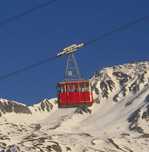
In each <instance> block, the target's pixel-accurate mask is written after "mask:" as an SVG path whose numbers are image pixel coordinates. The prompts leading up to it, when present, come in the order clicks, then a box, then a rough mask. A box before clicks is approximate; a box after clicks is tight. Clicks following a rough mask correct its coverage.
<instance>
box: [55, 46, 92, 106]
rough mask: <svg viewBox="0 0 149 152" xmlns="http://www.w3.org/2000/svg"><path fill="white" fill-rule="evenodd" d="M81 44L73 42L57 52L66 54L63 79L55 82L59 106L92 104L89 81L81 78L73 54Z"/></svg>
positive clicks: (60, 54)
mask: <svg viewBox="0 0 149 152" xmlns="http://www.w3.org/2000/svg"><path fill="white" fill-rule="evenodd" d="M82 46H83V44H82V43H81V44H79V45H76V44H74V45H71V46H69V47H67V48H65V49H63V51H62V52H60V53H59V54H58V56H62V55H67V63H66V70H65V81H63V82H59V83H58V84H57V89H58V103H59V107H74V106H81V105H87V106H91V105H92V104H93V95H92V92H91V87H90V82H89V81H88V80H83V79H82V78H81V75H80V71H79V67H78V64H77V61H76V59H75V56H74V55H73V54H74V52H75V51H76V50H77V49H78V48H80V47H82Z"/></svg>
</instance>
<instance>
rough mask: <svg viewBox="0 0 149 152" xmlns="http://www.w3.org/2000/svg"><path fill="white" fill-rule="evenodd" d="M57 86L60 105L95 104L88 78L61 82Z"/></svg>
mask: <svg viewBox="0 0 149 152" xmlns="http://www.w3.org/2000/svg"><path fill="white" fill-rule="evenodd" d="M57 87H58V102H59V107H73V106H80V105H87V106H91V105H92V104H93V95H92V92H91V87H90V83H89V81H87V80H80V81H68V82H67V81H66V82H60V83H58V86H57Z"/></svg>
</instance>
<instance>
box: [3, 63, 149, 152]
mask: <svg viewBox="0 0 149 152" xmlns="http://www.w3.org/2000/svg"><path fill="white" fill-rule="evenodd" d="M90 81H91V85H92V91H93V94H94V100H95V103H94V104H93V106H92V107H89V108H88V109H83V108H62V109H58V106H57V102H56V99H51V100H48V99H45V100H43V101H41V102H39V103H38V104H35V105H33V106H26V105H23V104H20V103H17V102H14V101H8V100H4V99H1V100H0V107H1V108H0V111H1V117H0V148H1V150H2V149H3V150H5V151H7V152H8V151H10V152H14V151H16V152H28V151H31V152H148V151H149V62H147V61H146V62H138V63H131V64H124V65H117V66H113V67H108V68H105V69H102V70H99V71H97V72H95V74H94V75H93V77H92V78H91V80H90ZM7 106H8V107H9V108H7ZM20 108H21V109H25V110H23V111H22V110H19V109H20ZM14 109H15V110H14ZM16 109H18V110H16ZM16 111H17V112H16ZM24 111H25V112H24ZM26 111H27V112H26ZM5 151H4V152H5Z"/></svg>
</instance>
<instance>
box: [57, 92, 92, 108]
mask: <svg viewBox="0 0 149 152" xmlns="http://www.w3.org/2000/svg"><path fill="white" fill-rule="evenodd" d="M59 102H60V105H62V106H63V105H81V104H85V103H86V104H89V105H91V104H92V103H93V99H92V95H91V93H90V92H83V93H80V92H65V93H60V94H59Z"/></svg>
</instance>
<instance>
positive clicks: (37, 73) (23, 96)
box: [0, 0, 149, 104]
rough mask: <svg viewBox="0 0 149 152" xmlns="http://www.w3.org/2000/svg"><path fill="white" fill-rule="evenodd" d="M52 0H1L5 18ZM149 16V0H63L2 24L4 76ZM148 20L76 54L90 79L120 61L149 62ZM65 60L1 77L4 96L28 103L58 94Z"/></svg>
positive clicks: (0, 71) (0, 59)
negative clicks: (68, 47)
mask: <svg viewBox="0 0 149 152" xmlns="http://www.w3.org/2000/svg"><path fill="white" fill-rule="evenodd" d="M46 1H47V0H26V1H25V0H13V1H8V0H1V2H0V21H2V20H3V19H5V18H6V17H9V16H12V15H16V14H18V13H20V12H22V11H24V10H26V9H29V8H31V7H33V6H35V5H38V4H40V3H42V2H46ZM145 15H149V1H139V0H131V1H130V0H125V1H120V0H112V1H109V0H94V1H91V0H58V1H57V2H55V3H53V5H51V6H49V7H46V8H43V9H40V10H38V11H36V12H34V13H32V14H30V15H28V16H25V17H22V18H21V19H19V20H18V21H14V22H11V23H9V24H7V25H5V26H3V27H0V53H1V55H0V75H3V74H6V73H8V72H11V71H14V70H16V69H18V68H21V67H24V66H26V65H28V64H32V63H34V62H37V61H38V60H40V59H44V58H47V57H48V56H52V55H54V54H55V53H56V52H57V50H58V49H59V48H63V47H65V46H67V45H70V44H72V43H77V42H82V41H87V40H90V39H92V38H95V37H96V36H99V35H102V34H103V33H104V32H108V31H111V30H112V29H113V28H115V27H117V26H119V25H123V24H125V23H127V22H129V21H132V20H134V19H137V18H139V17H142V16H145ZM148 38H149V20H148V21H143V22H141V23H139V24H137V25H134V26H133V27H131V28H129V30H127V31H125V32H120V33H115V34H113V35H112V36H110V37H108V38H105V39H103V40H100V41H98V42H96V43H94V44H93V45H90V46H88V47H86V48H83V49H82V50H81V51H80V53H78V54H77V55H76V57H77V60H78V62H79V65H80V69H81V73H82V74H83V75H84V77H85V78H86V79H87V78H89V77H91V76H92V75H93V73H94V72H95V71H96V70H100V69H101V68H103V67H106V66H112V65H115V64H123V63H127V62H132V61H138V60H140V61H141V60H148V56H149V45H148V44H149V41H148ZM64 67H65V58H59V59H57V60H55V61H52V62H49V63H47V64H44V65H42V66H40V67H37V68H35V69H33V70H30V71H28V72H25V73H22V74H19V75H17V76H14V77H11V78H9V79H6V80H2V81H0V96H1V97H2V98H7V99H13V100H17V101H20V102H23V103H26V104H32V103H36V102H38V101H40V100H42V99H44V98H51V97H55V96H56V87H55V86H56V83H57V82H58V81H60V80H63V76H64V74H63V73H64Z"/></svg>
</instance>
